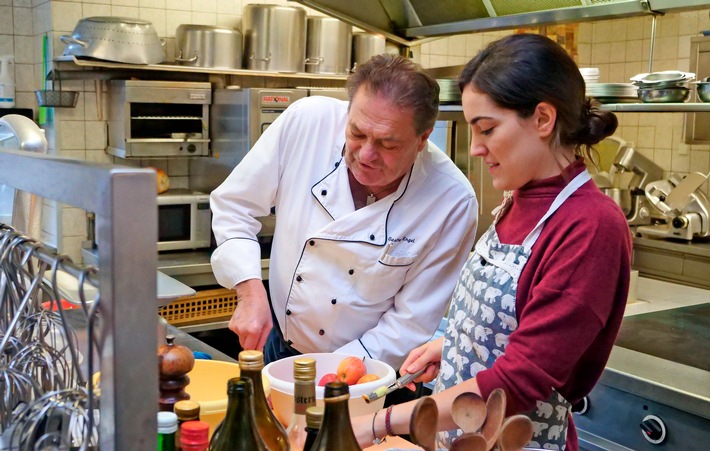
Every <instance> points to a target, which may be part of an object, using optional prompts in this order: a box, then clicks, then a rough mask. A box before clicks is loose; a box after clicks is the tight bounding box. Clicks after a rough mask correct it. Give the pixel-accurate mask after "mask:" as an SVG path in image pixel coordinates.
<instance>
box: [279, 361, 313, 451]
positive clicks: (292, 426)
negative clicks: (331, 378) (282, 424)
mask: <svg viewBox="0 0 710 451" xmlns="http://www.w3.org/2000/svg"><path fill="white" fill-rule="evenodd" d="M293 379H294V383H293V384H294V390H293V405H294V408H293V415H292V416H291V421H290V422H289V424H288V428H287V429H286V435H287V436H288V443H289V445H291V451H303V449H304V447H303V446H304V443H305V442H306V409H308V408H309V407H311V406H315V405H316V361H315V360H314V359H311V358H307V357H300V358H297V359H295V360H294V361H293Z"/></svg>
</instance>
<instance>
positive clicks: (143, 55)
mask: <svg viewBox="0 0 710 451" xmlns="http://www.w3.org/2000/svg"><path fill="white" fill-rule="evenodd" d="M59 39H60V40H61V41H62V42H63V43H65V44H66V45H67V46H66V47H65V49H64V55H65V56H69V55H73V56H81V57H87V58H97V59H102V60H107V61H116V62H119V63H130V64H158V63H162V62H163V61H165V49H164V48H163V44H164V43H163V42H162V41H161V40H160V38H158V33H157V32H156V30H155V27H154V26H153V24H152V23H151V22H148V21H147V20H142V19H134V18H132V17H114V16H95V17H85V18H83V19H81V20H79V22H77V24H76V27H75V28H74V31H73V32H72V35H71V36H67V35H62V36H60V37H59Z"/></svg>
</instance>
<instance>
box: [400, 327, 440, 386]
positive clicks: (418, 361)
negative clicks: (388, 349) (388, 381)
mask: <svg viewBox="0 0 710 451" xmlns="http://www.w3.org/2000/svg"><path fill="white" fill-rule="evenodd" d="M443 348H444V337H440V338H438V339H436V340H434V341H430V342H428V343H424V344H423V345H421V346H419V347H418V348H414V349H413V350H412V351H411V352H410V353H409V355H408V356H407V358H406V359H405V360H404V363H403V364H402V366H401V367H400V368H399V374H401V375H405V374H412V373H416V372H417V371H419V370H421V369H422V368H424V367H426V366H427V365H429V366H428V367H427V369H426V371H424V372H423V373H422V374H421V375H420V376H419V377H418V378H416V379H414V382H429V381H432V380H434V378H435V377H436V375H437V374H438V373H439V365H440V363H441V352H442V349H443ZM407 387H409V388H410V389H411V390H414V389H415V387H414V383H410V384H409V385H407Z"/></svg>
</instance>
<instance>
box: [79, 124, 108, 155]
mask: <svg viewBox="0 0 710 451" xmlns="http://www.w3.org/2000/svg"><path fill="white" fill-rule="evenodd" d="M85 124H86V130H85V133H86V138H85V140H86V144H85V147H86V149H87V150H88V149H91V150H102V151H103V150H104V149H106V146H107V143H108V138H107V136H106V122H103V121H87V122H86V123H85Z"/></svg>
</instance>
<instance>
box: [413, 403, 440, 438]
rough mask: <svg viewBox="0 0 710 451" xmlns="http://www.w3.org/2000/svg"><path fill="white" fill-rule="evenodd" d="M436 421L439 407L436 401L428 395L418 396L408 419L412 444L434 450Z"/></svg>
mask: <svg viewBox="0 0 710 451" xmlns="http://www.w3.org/2000/svg"><path fill="white" fill-rule="evenodd" d="M438 421H439V408H438V407H436V402H435V401H434V400H433V399H431V398H430V397H428V396H425V397H423V398H420V399H419V401H418V402H417V404H416V405H415V406H414V410H412V417H411V418H410V420H409V435H410V438H411V439H412V441H413V442H414V444H416V445H419V446H421V447H422V448H424V450H425V451H435V450H436V432H437V429H436V428H437V424H438Z"/></svg>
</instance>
